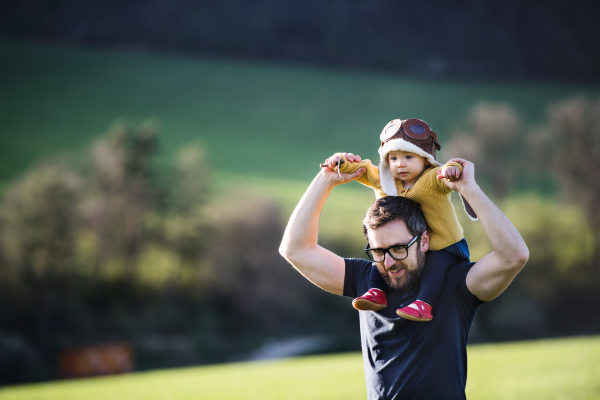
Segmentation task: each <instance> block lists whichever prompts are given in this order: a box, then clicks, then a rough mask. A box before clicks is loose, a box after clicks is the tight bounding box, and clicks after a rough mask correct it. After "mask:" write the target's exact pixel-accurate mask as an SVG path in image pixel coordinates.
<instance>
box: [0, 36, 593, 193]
mask: <svg viewBox="0 0 600 400" xmlns="http://www.w3.org/2000/svg"><path fill="white" fill-rule="evenodd" d="M0 66H1V67H0V68H1V71H2V73H0V87H1V88H2V89H1V91H0V185H1V184H2V183H4V182H6V180H7V179H9V178H11V177H13V176H14V175H15V174H17V173H19V172H20V171H22V170H23V169H24V168H25V167H26V166H27V165H29V164H30V163H31V162H32V160H35V159H37V158H40V157H44V156H46V155H48V154H51V153H56V152H63V151H77V150H80V149H82V148H84V147H85V146H86V145H87V144H89V143H90V141H92V140H93V138H95V137H97V136H98V135H101V134H103V133H104V132H106V131H107V130H108V128H109V126H110V125H111V124H113V123H114V122H115V121H116V120H118V119H121V120H125V121H130V122H132V123H134V124H135V123H139V122H140V121H143V120H146V119H156V120H158V121H160V123H161V127H162V128H161V134H162V142H163V145H164V149H165V150H166V151H165V152H164V159H165V161H167V162H168V161H169V160H170V159H171V158H172V156H173V154H174V152H175V150H176V149H178V148H180V147H182V146H185V145H187V144H190V143H203V144H205V145H206V146H208V148H209V152H210V157H211V161H212V164H213V166H214V168H215V169H216V170H217V171H220V172H227V173H229V174H232V175H239V176H243V177H248V176H268V177H275V178H280V179H290V178H293V179H299V180H303V181H307V180H309V179H310V178H311V177H312V176H313V175H314V173H315V172H316V170H317V169H318V168H317V163H318V162H319V161H321V160H323V159H324V158H325V157H326V156H328V155H329V154H331V153H333V152H334V151H338V150H349V151H353V152H357V153H361V154H362V155H363V156H365V157H370V158H373V157H375V156H376V150H377V140H378V135H379V132H380V130H381V128H382V127H383V126H384V125H385V123H387V122H388V121H389V120H390V119H392V118H398V117H401V118H406V117H418V118H422V119H424V120H426V121H428V122H429V123H430V124H431V126H432V127H433V128H434V129H435V130H436V131H437V132H438V134H440V136H441V140H442V144H443V143H444V138H445V137H448V136H449V135H450V134H451V132H452V130H453V127H455V126H456V125H457V124H458V123H459V121H460V120H461V118H463V117H464V115H465V114H466V112H467V110H468V109H469V108H470V107H471V106H473V105H474V104H475V103H477V102H479V101H493V102H498V101H502V102H508V103H512V104H513V105H514V106H515V107H516V109H517V110H519V112H520V113H522V116H523V117H524V118H525V119H526V120H527V121H528V122H529V123H534V122H539V121H540V120H541V119H542V116H543V115H544V112H545V108H546V106H547V105H548V104H549V103H552V102H554V101H556V100H559V99H563V98H565V97H568V96H572V95H574V94H576V93H587V94H588V95H597V94H598V93H599V92H600V91H599V90H598V89H599V88H598V87H590V86H589V85H585V86H584V85H575V84H572V85H571V84H569V85H567V84H564V85H559V84H545V83H535V84H534V83H525V82H459V81H442V80H416V79H407V78H402V77H398V76H385V75H374V74H366V73H365V74H360V73H350V72H345V71H340V70H337V69H328V70H327V69H317V68H308V67H293V66H283V65H277V64H261V63H249V62H234V61H231V60H217V59H207V58H200V57H184V56H176V55H155V54H144V53H134V52H126V51H116V50H114V51H109V50H98V49H96V50H92V49H83V48H75V47H67V46H60V45H48V44H44V45H42V44H33V43H26V42H16V41H9V40H6V39H5V40H0Z"/></svg>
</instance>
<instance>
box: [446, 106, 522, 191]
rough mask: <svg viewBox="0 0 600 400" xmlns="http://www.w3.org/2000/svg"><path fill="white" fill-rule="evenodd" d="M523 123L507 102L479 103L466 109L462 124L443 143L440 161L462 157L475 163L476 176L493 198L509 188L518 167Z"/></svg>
mask: <svg viewBox="0 0 600 400" xmlns="http://www.w3.org/2000/svg"><path fill="white" fill-rule="evenodd" d="M522 133H523V126H522V124H521V121H520V119H519V117H518V115H517V113H516V111H515V110H514V109H513V108H512V107H511V106H510V105H508V104H488V103H480V104H477V105H475V106H474V107H473V108H472V109H471V111H470V112H469V116H468V117H467V121H466V124H465V127H464V128H463V129H462V130H461V131H459V132H457V133H456V134H455V135H454V137H453V139H452V140H451V141H450V142H449V143H448V144H446V145H444V143H443V142H442V155H443V156H444V160H447V159H450V158H453V157H462V158H465V159H467V160H469V161H472V162H473V163H474V164H475V170H476V174H477V177H478V178H479V179H480V180H481V181H483V182H484V183H486V184H487V185H489V186H490V187H491V189H492V194H493V195H494V196H495V197H497V198H503V197H505V196H506V195H507V194H508V192H509V190H510V189H511V188H512V187H513V179H515V177H516V176H517V175H516V172H517V169H518V168H519V166H520V165H519V161H518V160H519V151H520V144H519V142H520V136H521V134H522Z"/></svg>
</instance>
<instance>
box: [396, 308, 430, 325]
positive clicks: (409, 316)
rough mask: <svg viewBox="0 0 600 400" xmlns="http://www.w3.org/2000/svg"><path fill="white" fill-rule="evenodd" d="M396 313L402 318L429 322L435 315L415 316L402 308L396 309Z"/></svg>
mask: <svg viewBox="0 0 600 400" xmlns="http://www.w3.org/2000/svg"><path fill="white" fill-rule="evenodd" d="M396 314H398V315H399V316H401V317H402V318H405V319H409V320H411V321H417V322H429V321H431V320H432V319H433V317H431V318H430V319H427V318H419V317H415V316H414V315H410V314H405V313H403V312H401V311H400V310H396Z"/></svg>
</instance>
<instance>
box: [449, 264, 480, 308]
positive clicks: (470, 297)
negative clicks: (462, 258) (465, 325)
mask: <svg viewBox="0 0 600 400" xmlns="http://www.w3.org/2000/svg"><path fill="white" fill-rule="evenodd" d="M473 265H475V263H469V264H460V265H456V266H454V267H452V268H456V269H457V270H460V275H459V280H458V289H459V292H460V294H461V296H462V300H463V304H465V305H466V306H468V307H469V308H471V309H473V310H474V309H476V308H478V307H479V306H480V305H482V304H484V303H485V301H483V300H479V298H478V297H477V296H475V295H474V294H473V293H471V291H470V290H469V288H468V287H467V274H468V273H469V271H470V270H471V267H472V266H473Z"/></svg>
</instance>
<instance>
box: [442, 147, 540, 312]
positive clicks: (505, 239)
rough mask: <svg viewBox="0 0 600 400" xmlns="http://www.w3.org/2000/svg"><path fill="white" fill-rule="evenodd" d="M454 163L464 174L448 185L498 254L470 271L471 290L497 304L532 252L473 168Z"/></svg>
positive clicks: (460, 162) (462, 162)
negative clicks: (481, 185) (470, 210)
mask: <svg viewBox="0 0 600 400" xmlns="http://www.w3.org/2000/svg"><path fill="white" fill-rule="evenodd" d="M450 161H455V162H458V163H459V164H461V165H462V167H463V171H462V174H461V177H460V178H459V179H458V180H456V181H454V182H447V181H444V182H445V183H446V185H448V186H449V187H450V188H452V189H454V190H456V191H458V192H459V193H460V194H461V196H463V197H464V198H465V199H466V200H467V201H468V202H469V204H470V205H471V207H472V208H473V210H474V211H475V212H476V213H477V216H478V217H479V221H481V225H482V226H483V230H484V231H485V234H486V235H487V237H488V240H489V242H490V244H491V245H492V249H493V250H494V251H493V252H492V253H491V254H488V255H487V256H485V257H484V258H482V259H481V260H479V261H477V263H475V265H473V267H472V268H471V269H470V270H469V272H468V274H467V287H468V288H469V290H470V291H471V293H473V294H474V295H475V296H477V298H479V299H480V300H483V301H489V300H493V299H495V298H496V297H498V296H499V295H500V294H501V293H502V292H504V290H505V289H506V288H507V287H508V285H510V283H511V282H512V281H513V279H514V278H515V276H517V274H518V273H519V272H520V271H521V269H523V267H524V266H525V263H527V260H528V259H529V250H528V249H527V245H526V244H525V242H524V241H523V239H522V238H521V235H519V232H518V231H517V229H516V228H515V227H514V225H513V224H512V223H511V222H510V221H509V219H508V218H506V216H505V215H504V214H503V213H502V212H501V211H500V210H499V209H498V207H496V206H495V205H494V203H492V201H491V200H490V199H489V198H488V197H487V196H486V195H485V194H484V193H483V191H482V190H481V189H480V188H479V186H478V185H477V183H476V182H475V174H474V167H473V164H472V163H470V162H468V161H466V160H463V159H460V158H456V159H453V160H450Z"/></svg>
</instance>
